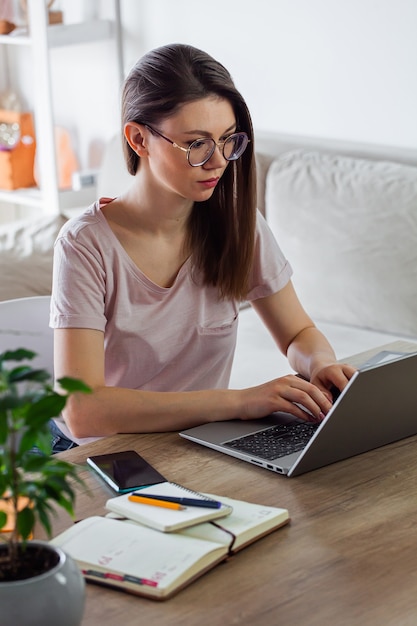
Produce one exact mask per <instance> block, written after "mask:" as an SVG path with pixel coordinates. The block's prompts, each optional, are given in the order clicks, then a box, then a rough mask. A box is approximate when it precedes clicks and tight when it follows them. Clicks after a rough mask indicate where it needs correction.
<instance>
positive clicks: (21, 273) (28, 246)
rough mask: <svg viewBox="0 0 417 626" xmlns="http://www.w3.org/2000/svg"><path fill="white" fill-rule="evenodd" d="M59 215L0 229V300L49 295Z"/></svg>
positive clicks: (13, 223) (62, 219) (20, 222)
mask: <svg viewBox="0 0 417 626" xmlns="http://www.w3.org/2000/svg"><path fill="white" fill-rule="evenodd" d="M66 219H67V218H65V217H64V216H62V215H57V216H48V217H43V218H40V219H36V220H22V221H17V222H10V223H8V224H1V225H0V268H1V278H0V300H11V299H13V298H24V297H27V296H36V295H48V294H50V293H51V287H52V257H53V246H54V242H55V239H56V236H57V235H58V232H59V230H60V228H61V226H62V225H63V224H64V223H65V222H66Z"/></svg>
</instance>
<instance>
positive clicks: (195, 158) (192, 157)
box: [188, 138, 216, 165]
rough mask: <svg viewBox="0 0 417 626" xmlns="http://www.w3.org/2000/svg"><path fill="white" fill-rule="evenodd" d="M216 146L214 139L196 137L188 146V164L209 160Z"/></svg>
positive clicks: (197, 163)
mask: <svg viewBox="0 0 417 626" xmlns="http://www.w3.org/2000/svg"><path fill="white" fill-rule="evenodd" d="M215 148H216V144H215V142H214V139H209V138H207V139H197V141H193V143H192V144H191V145H190V147H189V148H188V162H189V164H190V165H203V163H206V161H208V160H209V158H210V157H211V155H212V154H213V152H214V150H215Z"/></svg>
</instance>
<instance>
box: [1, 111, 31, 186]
mask: <svg viewBox="0 0 417 626" xmlns="http://www.w3.org/2000/svg"><path fill="white" fill-rule="evenodd" d="M2 123H5V124H18V125H19V127H20V138H19V141H18V143H17V145H16V146H15V147H12V148H11V149H10V150H8V149H4V148H3V149H0V189H6V190H13V189H19V188H20V187H33V186H34V185H36V183H35V178H34V175H33V166H34V163H35V150H36V141H35V129H34V125H33V117H32V114H31V113H20V112H18V111H8V110H6V109H0V124H2Z"/></svg>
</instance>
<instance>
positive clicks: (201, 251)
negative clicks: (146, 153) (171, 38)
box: [122, 44, 256, 300]
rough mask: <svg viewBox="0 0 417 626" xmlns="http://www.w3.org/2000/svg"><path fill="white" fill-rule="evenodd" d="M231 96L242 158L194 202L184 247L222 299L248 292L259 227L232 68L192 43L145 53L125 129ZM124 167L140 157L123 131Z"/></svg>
mask: <svg viewBox="0 0 417 626" xmlns="http://www.w3.org/2000/svg"><path fill="white" fill-rule="evenodd" d="M213 95H214V96H218V97H219V98H223V99H225V100H227V101H228V102H230V104H231V106H232V108H233V111H234V114H235V117H236V128H237V130H238V131H244V132H246V133H247V135H248V137H249V140H250V142H249V144H248V147H247V148H246V150H245V152H244V153H243V155H242V156H241V157H240V159H238V160H237V161H231V162H230V163H229V164H228V166H227V168H226V170H225V172H224V174H223V176H222V178H221V179H220V181H219V183H218V184H217V186H216V188H215V190H214V192H213V194H212V196H211V197H210V198H209V199H208V200H205V201H204V202H195V203H194V207H193V209H192V211H191V215H190V218H189V223H188V229H187V237H186V242H185V244H186V247H187V249H188V250H190V251H191V253H192V262H193V267H194V268H195V269H197V270H198V271H200V272H201V273H202V276H203V280H204V283H205V284H206V285H211V286H214V287H217V289H218V291H219V294H220V296H221V297H222V298H234V299H237V300H243V299H245V297H246V294H247V290H248V284H249V277H250V273H251V268H252V262H253V251H254V241H255V227H256V171H255V168H256V165H255V158H254V145H253V128H252V121H251V117H250V113H249V110H248V107H247V105H246V103H245V101H244V99H243V97H242V95H241V94H240V93H239V91H238V90H237V89H236V87H235V85H234V82H233V80H232V77H231V76H230V73H229V72H228V71H227V69H226V68H225V67H224V66H223V65H222V64H221V63H219V62H218V61H216V60H215V59H213V58H212V57H211V56H210V55H208V54H207V53H205V52H203V51H202V50H198V49H197V48H194V47H192V46H189V45H184V44H171V45H167V46H162V47H161V48H156V49H155V50H152V51H151V52H149V53H147V54H146V55H145V56H143V57H142V58H141V59H140V60H139V61H138V62H137V63H136V65H135V66H134V67H133V69H132V70H131V71H130V73H129V75H128V77H127V78H126V80H125V83H124V87H123V93H122V128H124V125H125V124H126V123H127V122H133V121H134V122H138V123H140V124H149V125H150V126H152V125H155V124H158V122H161V121H163V120H165V119H167V118H169V117H171V116H172V115H175V113H176V112H177V111H178V110H179V108H180V107H181V106H182V105H184V104H186V103H189V102H194V101H196V100H201V99H202V98H207V97H210V96H213ZM123 151H124V156H125V160H126V165H127V169H128V170H129V172H130V174H132V175H135V174H136V172H137V170H138V168H139V167H140V158H139V156H138V155H137V154H136V152H134V151H133V150H132V148H131V147H130V145H129V143H128V142H127V140H126V138H125V137H124V135H123Z"/></svg>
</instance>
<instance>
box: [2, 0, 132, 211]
mask: <svg viewBox="0 0 417 626" xmlns="http://www.w3.org/2000/svg"><path fill="white" fill-rule="evenodd" d="M113 4H114V19H112V20H107V19H106V20H103V19H96V20H89V21H86V22H80V23H77V24H54V25H51V26H49V24H48V13H47V9H46V4H45V3H44V2H43V1H42V2H40V1H39V0H27V12H28V24H29V30H26V29H19V31H18V32H17V33H16V34H15V35H13V34H12V35H0V45H7V46H30V48H31V59H32V64H33V80H34V84H35V85H36V89H34V97H33V112H34V120H35V133H36V159H37V168H38V172H39V181H40V187H31V188H26V189H16V190H13V191H5V190H0V202H6V203H10V204H14V205H24V206H28V207H36V208H40V209H41V210H42V213H43V214H57V213H62V212H63V211H65V209H70V208H73V207H77V206H85V205H86V204H89V203H90V202H92V201H93V200H94V199H95V187H86V188H83V189H81V190H79V191H74V190H61V191H60V190H59V188H58V172H57V167H56V163H57V155H56V147H55V131H54V111H53V102H52V85H51V72H50V62H49V51H50V49H52V48H56V47H61V46H73V45H77V44H82V43H87V42H88V43H93V42H95V41H103V40H109V39H113V40H114V42H115V46H116V59H117V69H118V75H119V81H120V84H121V83H122V81H123V78H124V68H123V45H122V29H121V14H120V0H113Z"/></svg>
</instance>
